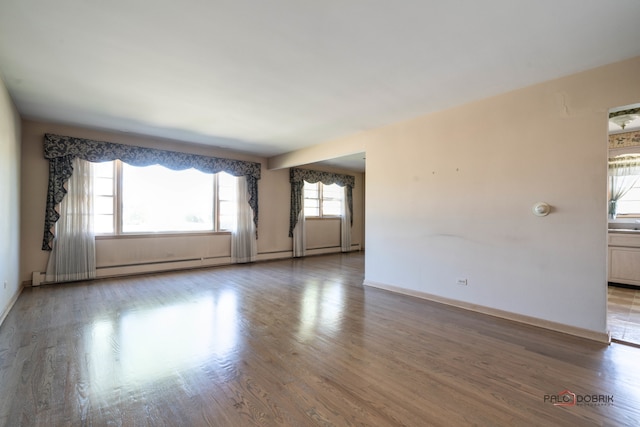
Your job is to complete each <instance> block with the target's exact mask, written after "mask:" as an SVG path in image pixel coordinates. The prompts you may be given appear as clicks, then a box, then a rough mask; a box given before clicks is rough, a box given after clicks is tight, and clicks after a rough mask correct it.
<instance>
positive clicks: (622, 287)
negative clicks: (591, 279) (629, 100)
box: [607, 103, 640, 346]
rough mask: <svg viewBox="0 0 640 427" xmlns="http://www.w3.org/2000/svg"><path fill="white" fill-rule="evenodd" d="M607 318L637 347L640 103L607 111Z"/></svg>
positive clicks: (617, 335) (614, 331)
mask: <svg viewBox="0 0 640 427" xmlns="http://www.w3.org/2000/svg"><path fill="white" fill-rule="evenodd" d="M608 144H609V145H608V174H607V180H608V185H607V191H608V194H607V196H608V199H607V200H608V204H609V206H608V212H609V219H608V224H609V232H608V259H607V267H608V268H607V271H608V277H607V281H608V286H607V296H608V298H607V322H608V327H609V330H610V331H611V339H612V340H614V341H617V342H624V343H630V344H633V345H638V346H640V103H639V104H633V105H626V106H622V107H618V108H613V109H611V110H610V111H609V138H608Z"/></svg>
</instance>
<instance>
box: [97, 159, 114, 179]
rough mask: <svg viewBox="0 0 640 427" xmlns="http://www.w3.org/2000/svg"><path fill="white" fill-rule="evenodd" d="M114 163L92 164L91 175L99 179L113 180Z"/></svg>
mask: <svg viewBox="0 0 640 427" xmlns="http://www.w3.org/2000/svg"><path fill="white" fill-rule="evenodd" d="M114 163H115V162H114V161H110V162H101V163H94V164H93V175H94V176H96V177H99V178H104V177H108V178H112V179H113V166H114Z"/></svg>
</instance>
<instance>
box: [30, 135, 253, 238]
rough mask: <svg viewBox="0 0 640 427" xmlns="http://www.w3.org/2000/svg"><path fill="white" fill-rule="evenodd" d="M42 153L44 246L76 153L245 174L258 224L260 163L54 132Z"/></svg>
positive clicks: (46, 138)
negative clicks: (46, 179) (45, 176)
mask: <svg viewBox="0 0 640 427" xmlns="http://www.w3.org/2000/svg"><path fill="white" fill-rule="evenodd" d="M44 157H45V158H46V159H49V186H48V191H47V207H46V214H45V221H44V237H43V241H42V249H43V250H51V241H52V240H53V238H54V235H53V233H52V232H51V230H52V228H53V226H54V225H55V223H56V221H58V218H60V215H59V214H58V212H57V211H56V209H55V208H56V206H57V205H58V204H60V202H62V200H63V199H64V196H65V194H66V192H67V191H66V189H65V188H64V185H65V183H66V182H67V181H68V180H69V177H71V175H72V173H73V167H72V165H71V164H72V161H73V159H75V158H76V157H78V158H81V159H84V160H87V161H90V162H106V161H111V160H116V159H119V160H122V161H123V162H125V163H128V164H130V165H133V166H149V165H155V164H159V165H162V166H165V167H167V168H169V169H173V170H183V169H190V168H195V169H197V170H199V171H202V172H205V173H211V174H215V173H218V172H227V173H229V174H231V175H234V176H245V177H247V185H248V187H249V205H250V206H251V208H252V209H253V221H254V223H255V224H256V229H257V227H258V180H259V179H260V171H261V165H260V163H256V162H247V161H242V160H232V159H221V158H217V157H209V156H201V155H197V154H187V153H180V152H176V151H166V150H157V149H154V148H144V147H135V146H131V145H123V144H115V143H112V142H104V141H94V140H91V139H85V138H75V137H70V136H60V135H53V134H46V135H45V136H44Z"/></svg>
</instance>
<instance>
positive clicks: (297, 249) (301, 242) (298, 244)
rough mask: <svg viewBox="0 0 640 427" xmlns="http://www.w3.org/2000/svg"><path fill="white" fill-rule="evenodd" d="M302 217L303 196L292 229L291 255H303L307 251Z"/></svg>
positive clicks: (303, 218) (305, 232) (304, 222)
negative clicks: (296, 220) (296, 219)
mask: <svg viewBox="0 0 640 427" xmlns="http://www.w3.org/2000/svg"><path fill="white" fill-rule="evenodd" d="M306 227H307V226H306V221H305V217H304V197H303V198H302V209H300V213H299V214H298V222H297V224H296V226H295V228H294V229H293V256H294V257H303V256H305V254H306V251H307V230H306Z"/></svg>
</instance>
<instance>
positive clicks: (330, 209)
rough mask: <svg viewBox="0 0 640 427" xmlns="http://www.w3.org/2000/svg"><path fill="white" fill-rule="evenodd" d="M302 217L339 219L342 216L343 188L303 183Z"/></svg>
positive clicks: (333, 185)
mask: <svg viewBox="0 0 640 427" xmlns="http://www.w3.org/2000/svg"><path fill="white" fill-rule="evenodd" d="M303 194H304V216H305V217H307V218H326V217H339V216H341V215H342V203H343V202H344V187H340V186H339V185H337V184H331V185H326V184H323V183H321V182H316V183H315V184H311V183H309V182H307V181H305V182H304V187H303Z"/></svg>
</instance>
